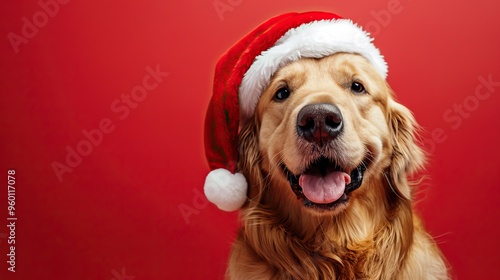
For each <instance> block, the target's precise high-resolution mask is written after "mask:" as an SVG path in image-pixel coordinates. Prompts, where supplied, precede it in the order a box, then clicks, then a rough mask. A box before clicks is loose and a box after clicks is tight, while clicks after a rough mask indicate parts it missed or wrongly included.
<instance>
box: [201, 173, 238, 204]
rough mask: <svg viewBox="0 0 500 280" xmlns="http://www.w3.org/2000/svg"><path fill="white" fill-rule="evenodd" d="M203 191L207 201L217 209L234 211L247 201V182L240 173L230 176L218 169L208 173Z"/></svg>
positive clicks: (230, 174)
mask: <svg viewBox="0 0 500 280" xmlns="http://www.w3.org/2000/svg"><path fill="white" fill-rule="evenodd" d="M204 191H205V196H206V197H207V199H208V200H209V201H210V202H212V203H213V204H215V205H217V207H219V209H221V210H224V211H228V212H230V211H236V210H238V209H240V208H241V206H243V204H245V202H246V200H247V181H246V180H245V176H243V174H241V173H236V174H232V173H231V172H229V171H228V170H226V169H224V168H219V169H215V170H212V171H211V172H210V173H208V175H207V178H206V179H205V187H204Z"/></svg>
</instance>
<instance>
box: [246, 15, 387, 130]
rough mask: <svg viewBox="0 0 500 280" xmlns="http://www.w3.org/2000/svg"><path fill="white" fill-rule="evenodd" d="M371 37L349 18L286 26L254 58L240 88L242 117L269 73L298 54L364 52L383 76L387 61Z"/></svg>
mask: <svg viewBox="0 0 500 280" xmlns="http://www.w3.org/2000/svg"><path fill="white" fill-rule="evenodd" d="M372 41H373V39H372V38H371V37H370V35H369V34H368V33H367V32H365V31H363V30H362V29H361V28H360V27H358V26H357V25H356V24H354V23H353V22H352V21H351V20H349V19H337V20H335V19H333V20H319V21H313V22H310V23H305V24H302V25H300V26H299V27H297V28H292V29H290V30H288V31H287V32H286V33H285V35H283V36H282V37H281V38H280V39H279V40H278V41H277V42H276V44H275V45H274V46H273V47H271V48H269V49H268V50H266V51H263V52H262V53H261V54H260V55H259V56H257V57H256V58H255V61H254V62H253V64H252V65H251V66H250V68H249V69H248V71H247V72H246V73H245V75H244V77H243V81H242V82H241V85H240V89H239V103H240V113H241V120H242V121H246V120H248V118H250V117H251V116H252V115H253V114H254V111H255V107H256V106H257V102H258V101H259V98H260V95H261V93H262V91H264V89H265V88H266V87H267V85H268V84H269V81H270V79H271V76H272V75H273V74H274V73H275V72H276V71H278V70H279V69H280V68H281V67H283V66H284V65H286V64H288V63H290V62H292V61H295V60H298V59H299V58H301V57H310V58H321V57H325V56H329V55H332V54H334V53H338V52H348V53H357V54H360V55H362V56H364V57H365V58H366V59H368V61H369V62H370V63H371V64H372V65H373V66H374V67H375V69H377V71H378V73H379V74H380V75H381V76H382V77H383V78H384V79H385V78H386V77H387V64H386V62H385V60H384V57H383V56H382V55H381V54H380V51H379V50H378V49H377V48H376V47H375V46H374V45H373V44H372Z"/></svg>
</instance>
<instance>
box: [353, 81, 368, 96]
mask: <svg viewBox="0 0 500 280" xmlns="http://www.w3.org/2000/svg"><path fill="white" fill-rule="evenodd" d="M351 91H352V92H353V93H357V94H360V93H365V87H364V86H363V84H361V83H358V82H353V83H352V84H351Z"/></svg>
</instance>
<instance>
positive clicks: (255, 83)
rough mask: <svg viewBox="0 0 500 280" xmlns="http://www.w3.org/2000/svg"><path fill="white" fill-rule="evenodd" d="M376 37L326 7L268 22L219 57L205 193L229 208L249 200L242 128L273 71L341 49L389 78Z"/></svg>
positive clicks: (208, 126)
mask: <svg viewBox="0 0 500 280" xmlns="http://www.w3.org/2000/svg"><path fill="white" fill-rule="evenodd" d="M372 40H373V39H372V38H370V36H369V34H368V33H367V32H365V31H363V30H362V29H361V28H360V27H358V26H357V25H356V24H354V23H353V22H352V21H351V20H348V19H342V18H341V17H339V16H338V15H335V14H332V13H325V12H307V13H288V14H284V15H280V16H277V17H274V18H271V19H270V20H268V21H266V22H264V23H263V24H261V25H260V26H258V27H257V28H256V29H255V30H253V31H252V32H250V33H249V34H247V35H246V36H245V37H243V38H242V39H241V40H240V41H239V42H237V43H236V44H235V45H234V46H233V47H231V48H230V49H229V50H228V51H227V52H226V53H225V54H224V55H222V57H221V58H220V59H219V61H218V63H217V66H216V68H215V79H214V86H213V96H212V99H211V101H210V105H209V107H208V111H207V115H206V120H205V153H206V157H207V159H208V163H209V165H210V168H211V170H212V171H211V172H210V173H209V174H208V176H207V178H206V181H205V187H204V191H205V195H206V197H207V198H208V200H209V201H211V202H212V203H214V204H215V205H217V207H219V208H220V209H222V210H224V211H234V210H238V209H239V208H240V207H241V206H243V204H245V202H246V198H247V182H246V180H245V177H244V176H243V175H242V174H241V173H238V169H237V161H238V131H239V126H240V123H245V122H246V121H248V120H249V119H250V118H251V117H252V116H253V114H254V111H255V107H256V106H257V103H258V101H259V98H260V95H261V93H262V92H263V90H264V89H265V88H266V87H267V85H268V84H269V81H270V79H271V76H272V75H273V74H274V73H275V72H276V71H277V70H279V69H280V68H281V67H283V66H284V65H286V64H287V63H290V62H292V61H295V60H298V59H300V58H302V57H310V58H321V57H325V56H329V55H332V54H334V53H338V52H347V53H357V54H360V55H362V56H363V57H365V58H366V59H367V60H368V61H369V62H370V63H371V64H372V65H373V66H374V67H375V69H376V70H377V71H378V73H379V74H380V75H381V76H382V77H383V78H384V79H385V78H386V76H387V65H386V63H385V61H384V58H383V56H382V55H381V54H380V52H379V50H378V49H377V48H376V47H375V46H374V45H373V44H372Z"/></svg>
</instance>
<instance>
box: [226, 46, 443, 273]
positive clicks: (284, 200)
mask: <svg viewBox="0 0 500 280" xmlns="http://www.w3.org/2000/svg"><path fill="white" fill-rule="evenodd" d="M353 81H357V82H361V83H362V84H363V85H364V87H365V88H366V91H367V92H368V93H367V94H358V95H357V94H354V93H352V92H351V91H350V85H351V84H352V82H353ZM283 85H286V86H287V87H288V88H290V91H291V92H292V93H291V95H290V97H289V98H288V99H287V100H286V101H285V102H275V101H273V96H274V94H275V92H276V90H277V89H279V88H280V87H282V86H283ZM314 103H334V104H336V106H338V108H340V110H341V111H342V114H343V118H344V123H345V128H344V132H343V133H342V135H341V136H339V138H340V139H339V141H337V142H336V145H335V146H334V147H332V148H331V149H330V150H327V151H326V152H327V153H331V154H333V155H334V156H335V157H336V159H337V160H338V161H339V162H340V163H341V164H342V165H343V166H345V167H346V169H348V170H351V169H353V168H354V167H355V166H356V165H358V164H359V163H360V162H361V161H362V160H363V157H366V156H368V159H369V162H368V163H367V170H366V172H365V174H364V179H363V184H362V185H361V187H360V188H359V189H357V190H355V191H353V192H352V193H351V194H350V197H349V201H348V203H347V204H345V205H341V206H340V207H337V208H335V209H334V210H332V211H317V210H315V209H310V208H307V207H304V205H303V204H302V202H301V201H300V200H298V199H297V196H296V195H295V194H294V193H293V192H292V190H291V188H290V184H289V182H288V180H287V179H286V177H285V175H284V173H283V170H282V169H281V168H280V165H281V164H285V165H286V167H287V168H288V169H289V170H290V171H291V172H293V173H299V172H300V170H302V169H303V168H304V166H305V165H306V164H308V161H310V157H311V154H312V153H313V152H312V150H310V149H308V148H307V147H306V146H304V145H301V144H300V141H298V139H297V137H298V136H297V134H296V132H295V127H296V119H297V114H298V111H299V110H300V108H302V107H303V106H304V105H306V104H314ZM416 127H417V125H416V123H415V120H414V118H413V117H412V115H411V113H410V111H409V110H408V109H406V108H405V107H404V106H402V105H400V104H398V103H397V102H395V101H394V99H393V96H392V92H391V89H390V88H389V86H388V85H387V84H386V82H385V80H383V79H382V78H381V77H380V76H379V75H378V74H377V72H376V71H375V69H374V68H373V67H372V66H371V64H369V62H368V61H367V60H366V59H364V58H363V57H362V56H359V55H356V54H347V53H339V54H335V55H332V56H329V57H325V58H321V59H301V60H298V61H296V62H293V63H290V64H288V65H286V66H284V67H283V68H281V69H280V70H279V71H278V72H277V73H276V74H275V75H274V76H273V77H272V79H271V82H270V84H269V86H268V87H267V88H266V90H265V91H264V92H263V93H262V96H261V98H260V101H259V103H258V105H257V109H256V113H255V116H254V118H253V120H251V121H250V122H249V123H247V124H246V125H245V126H244V127H243V128H242V130H241V133H240V145H239V147H240V159H239V168H240V169H241V171H242V172H243V173H244V174H245V176H246V178H247V180H248V181H249V201H248V203H247V204H246V205H245V207H244V209H243V210H242V211H241V220H242V227H241V229H240V231H239V234H238V237H237V240H236V241H235V243H234V245H233V248H232V251H231V254H230V260H229V266H228V269H227V279H242V280H251V279H258V280H264V279H307V280H311V279H426V280H429V279H448V277H449V276H448V271H447V266H446V264H445V260H444V258H443V256H442V254H441V252H440V250H439V249H438V247H437V246H436V244H435V243H434V241H433V240H432V238H431V237H430V236H429V235H428V234H427V233H426V232H425V230H424V228H423V226H422V224H421V222H420V220H419V218H418V217H417V216H416V215H415V214H414V213H413V211H412V188H411V185H410V183H409V182H408V180H407V174H410V173H412V172H415V171H417V170H419V169H421V168H422V167H423V164H424V161H425V158H424V154H423V152H422V151H421V149H420V148H419V147H418V146H417V145H416V144H415V142H414V133H415V129H416Z"/></svg>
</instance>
